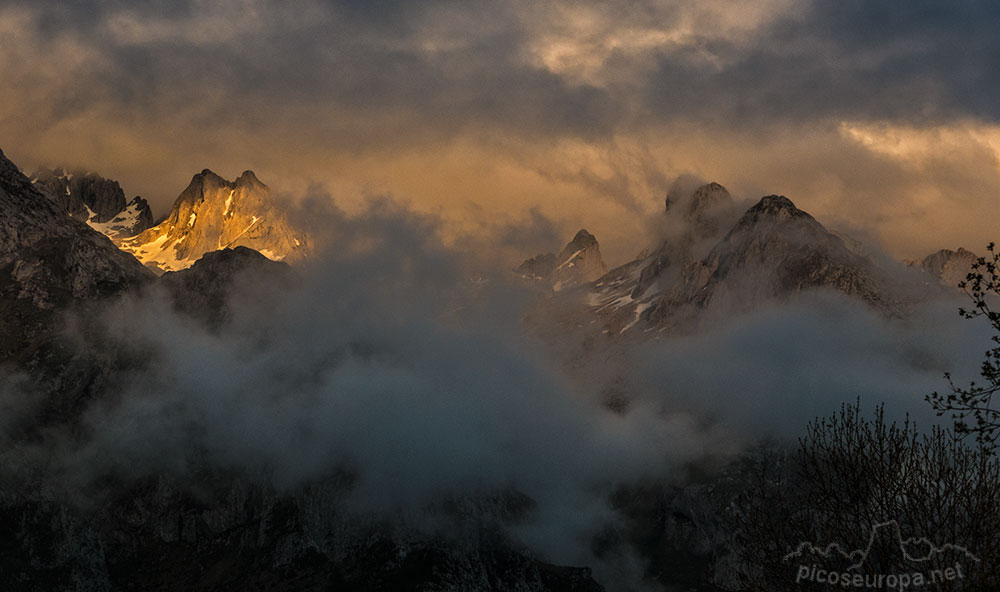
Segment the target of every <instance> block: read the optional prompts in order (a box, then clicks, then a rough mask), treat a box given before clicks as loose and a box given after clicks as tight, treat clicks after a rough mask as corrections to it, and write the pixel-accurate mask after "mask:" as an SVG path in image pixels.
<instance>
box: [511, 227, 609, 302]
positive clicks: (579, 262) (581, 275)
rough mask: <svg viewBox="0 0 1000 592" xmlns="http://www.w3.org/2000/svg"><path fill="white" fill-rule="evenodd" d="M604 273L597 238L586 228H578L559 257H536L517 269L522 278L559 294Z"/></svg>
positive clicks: (605, 267)
mask: <svg viewBox="0 0 1000 592" xmlns="http://www.w3.org/2000/svg"><path fill="white" fill-rule="evenodd" d="M607 270H608V268H607V265H605V264H604V259H603V258H602V257H601V247H600V244H598V242H597V239H596V238H595V237H594V235H593V234H590V233H589V232H587V230H586V229H581V230H580V231H579V232H577V233H576V236H574V237H573V240H571V241H570V242H569V243H567V245H566V246H565V247H563V250H562V251H560V252H559V254H558V255H556V254H554V253H542V254H540V255H536V256H535V257H532V258H531V259H528V260H526V261H525V262H524V263H522V264H521V265H520V266H518V268H517V270H516V271H517V273H519V274H520V275H521V277H522V278H524V279H527V280H532V281H543V282H546V283H547V284H549V285H550V286H551V287H552V289H553V290H554V291H556V292H558V291H560V290H565V289H567V288H570V287H573V286H577V285H580V284H586V283H588V282H592V281H594V280H596V279H597V278H599V277H601V276H602V275H604V274H605V273H607Z"/></svg>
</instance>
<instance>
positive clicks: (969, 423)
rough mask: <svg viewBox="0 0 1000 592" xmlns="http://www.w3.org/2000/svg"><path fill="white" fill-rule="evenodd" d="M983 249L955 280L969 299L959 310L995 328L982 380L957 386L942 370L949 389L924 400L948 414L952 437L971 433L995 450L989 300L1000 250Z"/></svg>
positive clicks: (996, 366) (995, 317) (998, 415)
mask: <svg viewBox="0 0 1000 592" xmlns="http://www.w3.org/2000/svg"><path fill="white" fill-rule="evenodd" d="M986 249H987V251H988V253H989V254H988V255H987V256H986V257H979V258H978V259H976V261H975V262H974V263H973V264H972V269H971V271H969V274H968V275H967V276H966V278H965V281H963V282H961V283H959V284H958V287H959V288H960V289H961V290H962V291H963V292H965V293H966V294H968V296H969V298H970V299H971V300H972V303H973V307H972V308H971V309H966V308H960V309H959V314H961V315H962V316H963V317H965V318H967V319H974V318H979V317H982V318H984V319H986V320H987V321H988V322H989V323H990V325H991V326H992V327H993V329H994V332H995V333H994V335H993V336H992V337H991V339H992V341H993V343H994V344H995V345H994V347H993V348H991V349H989V350H987V352H986V354H985V358H984V360H983V364H982V367H981V368H980V374H981V376H982V378H983V380H984V382H982V383H977V382H975V381H972V382H970V383H969V386H968V387H967V388H960V387H959V386H958V385H956V384H955V382H954V381H953V380H952V377H951V374H950V373H949V374H945V378H947V379H948V384H949V386H950V392H947V393H938V392H934V393H932V394H930V395H929V396H928V397H927V401H928V402H930V404H931V405H932V406H933V407H934V410H935V411H937V414H938V415H939V416H941V415H944V414H946V413H947V414H950V415H951V417H952V419H953V420H954V422H955V435H956V437H960V438H962V437H967V436H969V435H974V436H975V438H976V442H977V443H978V444H979V445H980V446H981V447H983V448H985V449H987V450H990V451H994V452H995V450H996V447H997V442H998V439H1000V409H997V408H996V407H995V406H994V403H993V396H994V395H995V394H996V393H997V392H1000V312H996V311H994V310H993V307H992V306H991V304H990V303H991V301H992V302H993V303H994V304H995V303H996V302H997V297H998V296H1000V253H998V252H997V250H996V245H994V243H990V244H989V245H988V246H987V247H986Z"/></svg>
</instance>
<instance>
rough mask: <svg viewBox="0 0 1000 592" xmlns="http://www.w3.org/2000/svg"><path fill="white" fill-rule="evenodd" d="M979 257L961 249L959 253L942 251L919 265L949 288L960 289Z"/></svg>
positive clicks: (926, 258) (931, 255)
mask: <svg viewBox="0 0 1000 592" xmlns="http://www.w3.org/2000/svg"><path fill="white" fill-rule="evenodd" d="M977 259H978V257H977V256H976V254H975V253H973V252H972V251H967V250H965V249H963V248H961V247H959V249H958V250H957V251H952V250H951V249H941V250H940V251H938V252H936V253H932V254H930V255H928V256H927V257H924V259H923V261H921V262H920V263H919V266H920V268H921V269H923V270H924V271H926V272H927V273H929V274H931V275H932V276H934V277H935V278H937V279H938V280H940V282H941V283H942V284H944V285H946V286H948V287H949V288H956V289H957V288H958V284H959V283H961V282H964V281H965V278H966V276H967V275H969V273H970V272H971V271H972V264H973V263H975V262H976V260H977Z"/></svg>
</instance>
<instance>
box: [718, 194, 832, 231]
mask: <svg viewBox="0 0 1000 592" xmlns="http://www.w3.org/2000/svg"><path fill="white" fill-rule="evenodd" d="M788 220H803V221H805V220H811V221H813V222H814V223H815V224H816V225H817V226H818V225H819V222H816V220H815V218H813V217H812V216H810V215H809V214H808V213H806V212H804V211H802V210H800V209H799V208H797V207H796V206H795V204H794V203H792V200H790V199H788V198H787V197H785V196H784V195H766V196H764V197H762V198H760V201H758V202H757V203H756V204H755V205H754V206H753V207H751V208H750V209H749V210H747V211H746V213H745V214H743V217H742V218H740V220H739V222H737V223H736V227H735V228H734V230H745V229H747V228H750V227H753V226H757V225H758V224H760V223H763V222H775V221H777V222H785V221H788ZM820 228H822V227H820ZM823 230H824V231H825V229H823Z"/></svg>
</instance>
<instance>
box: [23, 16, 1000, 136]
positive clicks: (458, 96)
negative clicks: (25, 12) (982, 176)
mask: <svg viewBox="0 0 1000 592" xmlns="http://www.w3.org/2000/svg"><path fill="white" fill-rule="evenodd" d="M675 5H676V3H656V2H648V3H645V4H643V5H642V6H641V7H640V8H636V7H635V6H631V7H629V9H628V11H627V14H629V15H636V14H638V15H639V16H640V17H642V16H645V18H647V19H648V20H647V22H645V23H641V22H640V21H635V22H636V25H637V26H638V24H642V25H643V26H645V27H647V28H652V29H654V30H655V29H663V30H665V31H666V30H670V29H671V28H673V27H675V26H678V22H679V20H680V17H679V16H678V14H677V13H678V9H677V7H676V6H675ZM20 6H23V7H29V9H30V10H33V11H36V12H37V13H38V14H40V15H41V17H40V18H39V19H38V20H37V22H36V26H37V27H38V30H39V33H40V34H41V35H42V36H43V37H49V38H54V37H58V36H60V35H75V36H78V37H79V38H81V39H82V40H83V41H84V43H87V44H91V45H93V46H94V47H97V48H99V50H100V51H101V52H102V54H103V56H104V57H105V58H106V59H107V60H109V61H108V62H107V63H105V64H103V66H102V67H101V68H99V69H98V70H97V71H92V72H88V73H87V74H88V79H87V80H86V83H85V84H81V83H80V82H81V81H76V83H74V84H67V86H66V87H65V88H64V89H63V90H64V91H65V92H64V93H61V100H59V101H57V103H56V106H55V107H53V109H52V113H51V116H53V117H59V116H60V115H63V114H65V113H66V112H70V111H72V110H73V109H74V108H82V107H83V106H84V105H86V104H87V103H89V102H95V101H110V102H112V103H113V104H114V106H115V109H119V110H122V111H124V112H125V113H126V114H128V113H132V114H133V115H134V116H135V117H136V118H137V119H141V118H144V117H163V116H169V115H171V114H176V113H177V112H183V113H185V114H189V115H192V114H193V116H194V117H195V118H196V119H197V118H198V117H199V115H198V114H201V115H200V116H201V117H203V118H205V119H206V120H214V121H216V122H219V121H223V122H227V123H230V124H241V125H245V126H247V127H249V128H252V127H253V126H254V124H258V125H264V124H267V123H269V122H270V121H271V120H277V121H279V122H282V123H286V122H288V118H290V117H295V118H300V117H304V116H303V115H302V114H301V112H299V111H298V110H297V109H296V107H308V108H309V109H317V108H325V109H327V110H328V113H329V114H332V113H339V114H340V115H341V117H334V118H332V119H331V118H330V117H328V116H318V117H317V121H316V124H317V125H318V126H319V128H320V129H325V130H326V131H329V132H335V131H339V132H341V133H343V132H344V131H345V129H344V128H345V124H344V122H343V120H344V119H348V118H350V117H365V116H368V117H370V118H371V119H372V121H371V122H370V125H361V124H358V127H357V128H356V129H355V130H354V132H355V133H349V134H348V135H349V141H350V142H353V143H355V145H356V146H357V147H361V146H362V145H364V144H366V143H370V142H374V143H380V142H388V141H396V142H405V141H406V138H405V137H400V135H405V132H407V131H410V132H413V131H414V130H418V129H419V130H423V131H424V132H426V133H430V134H432V135H445V136H447V135H450V134H457V133H460V132H462V131H463V130H465V129H466V128H468V127H469V126H486V127H491V128H494V127H495V128H500V129H505V130H508V131H509V132H511V133H515V134H521V135H527V136H539V137H553V136H556V137H558V136H560V135H569V136H574V137H584V138H588V137H589V138H593V137H597V136H600V135H603V134H608V133H610V132H612V131H615V130H621V129H622V128H623V126H626V127H627V126H633V125H644V124H645V123H649V122H650V120H651V121H652V122H658V121H659V122H662V121H664V120H670V119H673V118H678V117H679V118H687V119H692V118H693V119H696V120H705V121H717V122H719V123H724V124H728V125H734V126H739V125H741V124H743V125H745V124H747V123H754V122H757V123H769V124H775V123H780V122H782V121H800V120H806V119H812V118H816V117H823V118H839V119H843V118H849V119H859V118H860V119H879V118H882V119H892V120H904V121H911V120H924V119H934V120H947V119H949V118H954V117H978V118H983V119H988V120H994V119H996V118H997V116H998V114H1000V112H998V108H997V107H996V103H995V101H992V100H991V97H993V96H995V94H996V92H995V91H996V89H995V82H994V81H993V80H992V79H991V77H990V75H989V73H990V72H992V71H994V70H995V69H996V66H997V65H998V62H1000V59H998V58H1000V39H998V38H997V36H996V35H994V31H993V28H994V25H995V23H996V22H998V21H1000V7H997V6H995V5H992V4H989V3H986V2H950V1H949V2H945V1H939V2H919V3H905V4H903V3H898V2H889V1H882V0H878V1H873V2H868V1H866V2H829V1H817V2H813V3H811V4H810V5H809V6H808V8H807V9H805V10H804V11H803V10H796V11H794V12H793V11H786V12H788V14H787V15H782V14H778V15H777V16H775V17H774V18H771V19H769V20H767V21H766V22H764V23H762V24H761V26H760V27H759V28H757V29H756V30H752V31H750V32H749V33H748V34H747V35H742V36H736V37H734V36H733V35H731V34H728V33H727V32H726V31H721V32H719V33H713V32H711V31H709V30H707V29H706V30H703V29H699V28H697V27H696V28H695V30H694V32H693V34H692V36H691V37H690V38H689V39H688V40H687V41H685V42H682V43H680V44H671V45H667V46H662V45H661V46H659V47H656V46H654V47H650V48H647V49H645V50H643V51H639V52H635V53H631V54H624V53H622V51H620V50H617V49H616V50H612V51H609V52H608V54H607V55H606V56H603V57H601V58H600V60H601V62H602V64H601V66H600V68H602V69H603V70H606V71H608V72H610V73H612V74H613V73H614V72H616V71H619V70H620V71H629V72H632V75H634V76H636V77H637V79H635V80H631V79H626V80H622V79H621V78H615V77H613V76H612V78H613V80H612V81H610V82H608V83H607V84H598V83H591V82H593V81H590V82H587V81H579V80H570V79H568V78H567V77H566V76H564V75H562V74H563V73H560V72H553V71H549V70H548V69H546V68H545V67H542V66H541V65H540V64H538V63H532V62H531V61H530V60H528V59H526V55H527V53H528V49H529V48H530V47H531V46H532V44H533V43H534V42H535V41H537V39H538V38H539V37H544V32H545V31H548V30H551V29H556V28H558V27H559V26H561V25H562V24H563V23H562V21H561V18H564V17H560V16H559V15H552V14H549V13H545V12H538V15H539V16H538V17H537V18H536V20H541V22H540V23H537V22H535V23H532V22H529V23H526V22H525V20H526V19H525V18H521V17H519V14H522V13H524V12H527V11H529V10H531V8H530V6H528V5H525V4H522V3H516V2H506V3H490V2H473V3H449V2H433V3H419V4H415V3H411V2H375V3H368V2H304V3H297V4H296V5H295V6H294V7H289V6H288V5H281V4H277V3H273V2H259V1H235V2H221V3H207V2H198V1H188V2H170V3H165V2H139V3H124V2H70V3H64V2H60V3H55V2H40V3H20ZM594 6H598V5H592V4H583V5H578V8H577V9H578V10H581V11H582V10H587V9H590V8H593V7H594ZM623 8H624V7H623ZM776 10H779V12H780V7H779V8H778V9H776ZM532 14H534V13H532ZM600 14H601V15H604V17H605V18H607V19H608V20H609V21H612V19H613V18H614V11H611V10H605V11H604V12H601V13H600ZM545 19H548V20H549V22H546V20H545ZM612 22H613V21H612ZM624 22H625V23H626V25H628V24H629V23H630V21H628V20H625V21H624ZM705 56H708V58H710V59H707V58H706V57H705ZM637 88H638V89H642V90H640V92H639V93H638V94H633V92H634V91H635V90H636V89H637ZM59 96H60V95H57V98H58V97H59ZM637 97H638V100H637ZM194 105H198V106H199V107H200V108H198V109H195V108H194ZM289 108H290V110H291V112H295V113H296V115H294V116H292V115H289V114H288V113H287V112H288V111H289ZM279 111H286V113H284V114H282V113H279ZM393 114H394V115H393ZM390 115H392V116H390ZM741 122H742V123H741ZM296 123H297V124H298V125H303V124H304V123H305V122H303V121H297V122H296ZM346 127H348V128H350V127H351V126H346ZM431 130H432V131H431ZM417 136H419V134H417Z"/></svg>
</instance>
